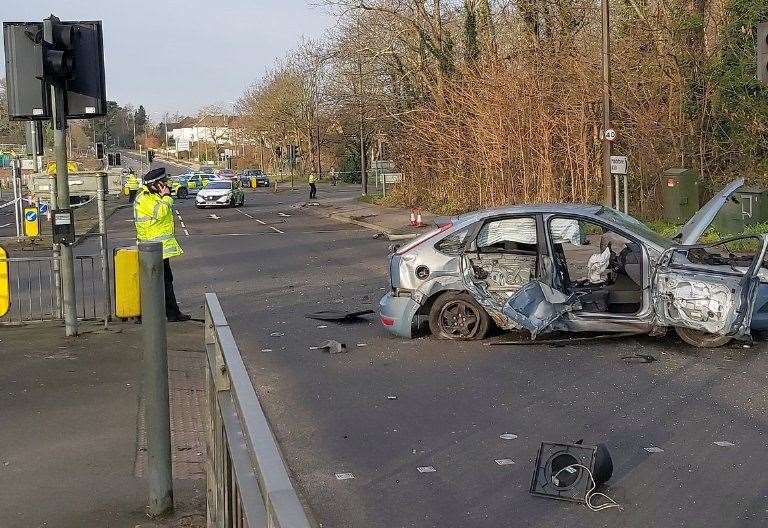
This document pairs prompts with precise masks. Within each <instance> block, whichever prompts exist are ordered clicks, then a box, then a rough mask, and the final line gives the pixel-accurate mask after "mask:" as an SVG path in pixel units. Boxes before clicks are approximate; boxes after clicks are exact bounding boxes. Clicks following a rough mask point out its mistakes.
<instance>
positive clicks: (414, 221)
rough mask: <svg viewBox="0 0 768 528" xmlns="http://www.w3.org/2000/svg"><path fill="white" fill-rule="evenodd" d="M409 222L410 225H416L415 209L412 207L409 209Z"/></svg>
mask: <svg viewBox="0 0 768 528" xmlns="http://www.w3.org/2000/svg"><path fill="white" fill-rule="evenodd" d="M410 223H411V225H412V226H414V227H416V211H414V210H413V209H411V221H410Z"/></svg>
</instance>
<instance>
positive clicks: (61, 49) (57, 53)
mask: <svg viewBox="0 0 768 528" xmlns="http://www.w3.org/2000/svg"><path fill="white" fill-rule="evenodd" d="M76 31H78V28H77V27H76V26H74V25H73V24H66V23H62V22H61V20H59V19H58V17H55V16H53V15H51V16H49V17H48V18H46V19H45V20H43V41H42V43H43V77H44V78H45V80H46V81H48V82H50V83H61V84H63V83H64V82H65V81H68V80H69V79H71V78H72V77H73V76H74V72H75V68H74V64H75V60H74V39H75V33H76Z"/></svg>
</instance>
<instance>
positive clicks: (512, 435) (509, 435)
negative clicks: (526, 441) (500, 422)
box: [499, 433, 517, 440]
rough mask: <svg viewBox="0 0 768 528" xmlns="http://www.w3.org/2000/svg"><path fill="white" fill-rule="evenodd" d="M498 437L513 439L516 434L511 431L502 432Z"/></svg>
mask: <svg viewBox="0 0 768 528" xmlns="http://www.w3.org/2000/svg"><path fill="white" fill-rule="evenodd" d="M499 438H501V439H502V440H514V439H515V438H517V435H516V434H512V433H504V434H503V435H501V436H499Z"/></svg>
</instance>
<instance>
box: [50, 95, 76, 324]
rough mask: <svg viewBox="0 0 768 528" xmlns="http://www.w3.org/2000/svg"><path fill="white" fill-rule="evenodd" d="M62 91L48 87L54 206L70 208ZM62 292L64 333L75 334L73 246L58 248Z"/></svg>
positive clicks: (65, 119) (65, 124)
mask: <svg viewBox="0 0 768 528" xmlns="http://www.w3.org/2000/svg"><path fill="white" fill-rule="evenodd" d="M64 97H65V94H64V90H63V88H62V87H60V86H55V85H53V86H51V115H53V145H54V151H55V154H56V191H57V193H58V197H57V198H58V199H57V204H56V205H57V207H58V208H59V209H69V174H68V173H67V117H66V115H65V114H64V109H65V106H64ZM60 260H61V269H60V274H61V293H62V304H63V307H64V332H65V334H66V335H67V336H74V335H77V298H76V297H75V261H74V258H73V255H72V247H71V246H69V245H65V244H62V245H61V259H60Z"/></svg>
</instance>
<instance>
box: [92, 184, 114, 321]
mask: <svg viewBox="0 0 768 528" xmlns="http://www.w3.org/2000/svg"><path fill="white" fill-rule="evenodd" d="M106 191H107V175H106V174H100V175H99V181H98V191H97V192H98V197H97V199H98V201H97V202H96V204H97V206H98V210H99V245H100V250H101V283H102V285H103V286H104V327H105V328H106V327H107V324H108V323H109V321H111V320H112V288H110V286H109V276H110V274H109V242H108V240H107V211H106V207H105V203H104V200H105V198H106V194H107V193H106Z"/></svg>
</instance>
